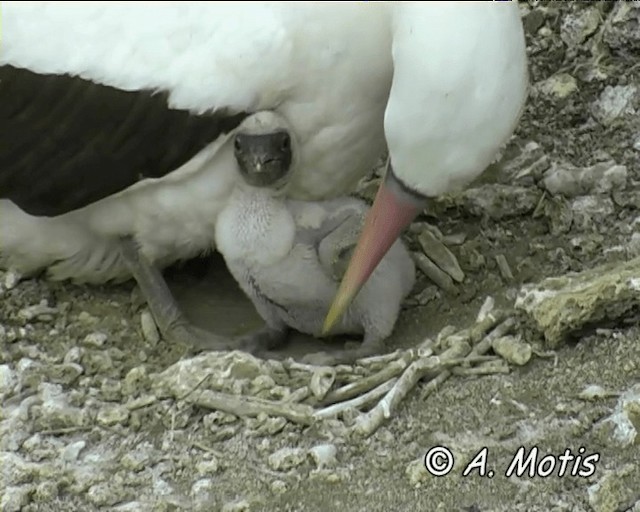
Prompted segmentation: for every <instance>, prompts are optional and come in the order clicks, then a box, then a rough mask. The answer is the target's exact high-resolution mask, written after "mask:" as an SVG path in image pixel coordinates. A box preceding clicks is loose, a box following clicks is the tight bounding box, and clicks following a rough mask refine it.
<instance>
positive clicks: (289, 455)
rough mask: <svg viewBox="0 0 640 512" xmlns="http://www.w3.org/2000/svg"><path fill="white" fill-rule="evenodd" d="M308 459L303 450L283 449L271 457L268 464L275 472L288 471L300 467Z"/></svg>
mask: <svg viewBox="0 0 640 512" xmlns="http://www.w3.org/2000/svg"><path fill="white" fill-rule="evenodd" d="M306 458H307V454H306V452H305V451H304V450H303V449H302V448H282V449H280V450H278V451H277V452H275V453H272V454H271V455H269V458H268V460H267V463H268V464H269V467H270V468H271V469H273V470H275V471H288V470H289V469H291V468H295V467H297V466H300V465H301V464H302V463H303V462H304V461H305V459H306Z"/></svg>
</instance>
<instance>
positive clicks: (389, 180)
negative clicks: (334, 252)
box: [322, 165, 426, 335]
mask: <svg viewBox="0 0 640 512" xmlns="http://www.w3.org/2000/svg"><path fill="white" fill-rule="evenodd" d="M425 202H426V198H424V197H422V196H419V195H417V194H416V193H415V192H412V191H410V190H409V189H407V188H406V187H405V186H404V185H403V184H402V183H401V182H400V181H399V180H398V179H397V178H396V177H395V175H394V174H393V169H392V168H391V165H389V166H388V169H387V174H386V176H385V179H384V181H383V183H382V184H381V185H380V188H379V189H378V193H377V194H376V198H375V200H374V202H373V206H372V207H371V210H369V213H368V214H367V217H366V219H365V223H364V227H363V230H362V233H361V234H360V239H359V240H358V244H357V245H356V248H355V250H354V252H353V256H352V257H351V261H350V262H349V266H348V267H347V271H346V273H345V275H344V277H343V278H342V282H341V283H340V288H339V289H338V292H337V294H336V296H335V297H334V299H333V303H332V304H331V307H330V308H329V312H328V313H327V316H326V318H325V321H324V325H323V328H322V333H323V335H326V334H327V333H329V331H331V329H332V327H333V326H334V325H335V324H336V322H338V320H340V317H341V316H342V314H343V313H344V312H345V310H346V309H347V308H348V307H349V305H350V304H351V302H352V301H353V299H355V297H356V295H357V294H358V292H359V291H360V289H361V288H362V286H363V285H364V284H365V283H366V282H367V279H369V277H370V276H371V274H372V273H373V271H374V270H375V268H376V267H377V266H378V264H379V263H380V261H381V260H382V258H384V255H385V254H386V253H387V251H388V250H389V249H390V248H391V246H392V245H393V244H394V242H395V241H396V240H397V239H398V237H399V236H400V234H401V233H402V231H403V230H404V228H406V227H407V226H408V225H409V224H410V223H411V222H412V221H413V219H415V218H416V216H417V215H418V214H419V213H420V212H421V211H422V209H423V208H424V205H425Z"/></svg>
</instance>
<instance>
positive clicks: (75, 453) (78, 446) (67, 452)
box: [62, 441, 87, 462]
mask: <svg viewBox="0 0 640 512" xmlns="http://www.w3.org/2000/svg"><path fill="white" fill-rule="evenodd" d="M85 446H87V443H86V442H85V441H76V442H74V443H70V444H68V445H67V446H65V447H64V449H63V450H62V459H63V460H65V461H67V462H75V461H77V460H78V457H80V452H81V451H82V450H84V448H85Z"/></svg>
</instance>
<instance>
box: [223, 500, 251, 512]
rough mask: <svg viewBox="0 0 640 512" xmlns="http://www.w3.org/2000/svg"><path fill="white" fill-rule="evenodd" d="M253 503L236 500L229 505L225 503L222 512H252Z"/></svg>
mask: <svg viewBox="0 0 640 512" xmlns="http://www.w3.org/2000/svg"><path fill="white" fill-rule="evenodd" d="M250 511H251V503H249V501H247V500H235V501H231V502H229V503H225V504H224V505H223V506H222V509H221V512H250Z"/></svg>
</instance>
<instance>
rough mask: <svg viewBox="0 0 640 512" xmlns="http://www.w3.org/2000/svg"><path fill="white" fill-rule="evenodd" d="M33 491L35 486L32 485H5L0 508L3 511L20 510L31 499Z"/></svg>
mask: <svg viewBox="0 0 640 512" xmlns="http://www.w3.org/2000/svg"><path fill="white" fill-rule="evenodd" d="M32 492H33V487H32V486H31V485H21V486H20V487H13V486H8V487H5V488H4V489H3V492H2V498H0V510H2V512H20V511H21V510H22V509H23V507H26V506H27V505H28V504H29V502H30V501H31V498H30V495H31V493H32Z"/></svg>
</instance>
